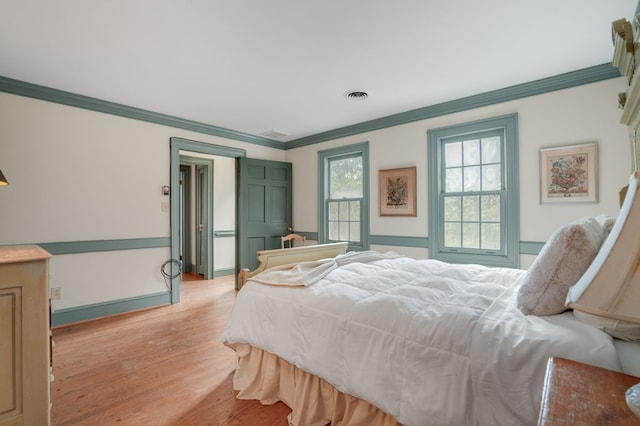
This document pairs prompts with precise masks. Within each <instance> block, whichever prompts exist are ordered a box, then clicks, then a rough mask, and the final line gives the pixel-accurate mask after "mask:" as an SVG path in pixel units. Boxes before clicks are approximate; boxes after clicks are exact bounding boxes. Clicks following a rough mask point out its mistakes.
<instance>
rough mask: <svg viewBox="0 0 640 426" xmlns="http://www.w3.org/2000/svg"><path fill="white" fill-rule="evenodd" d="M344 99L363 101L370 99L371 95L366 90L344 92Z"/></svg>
mask: <svg viewBox="0 0 640 426" xmlns="http://www.w3.org/2000/svg"><path fill="white" fill-rule="evenodd" d="M344 97H345V98H347V99H350V100H353V101H363V100H365V99H367V98H368V97H369V94H368V93H367V92H365V91H364V90H347V91H346V92H344Z"/></svg>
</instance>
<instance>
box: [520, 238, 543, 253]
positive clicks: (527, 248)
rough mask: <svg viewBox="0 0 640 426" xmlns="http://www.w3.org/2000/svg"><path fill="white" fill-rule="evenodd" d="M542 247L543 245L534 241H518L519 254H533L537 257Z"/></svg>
mask: <svg viewBox="0 0 640 426" xmlns="http://www.w3.org/2000/svg"><path fill="white" fill-rule="evenodd" d="M542 247H544V243H539V242H535V241H520V254H533V255H536V256H537V255H538V253H540V250H542Z"/></svg>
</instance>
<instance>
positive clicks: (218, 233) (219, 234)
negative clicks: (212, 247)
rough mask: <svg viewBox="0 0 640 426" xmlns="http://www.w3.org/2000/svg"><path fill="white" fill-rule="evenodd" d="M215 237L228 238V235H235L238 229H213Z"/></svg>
mask: <svg viewBox="0 0 640 426" xmlns="http://www.w3.org/2000/svg"><path fill="white" fill-rule="evenodd" d="M213 236H214V238H226V237H235V236H236V231H235V229H229V230H223V231H213Z"/></svg>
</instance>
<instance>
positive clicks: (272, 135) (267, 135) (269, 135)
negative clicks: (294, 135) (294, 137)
mask: <svg viewBox="0 0 640 426" xmlns="http://www.w3.org/2000/svg"><path fill="white" fill-rule="evenodd" d="M260 136H263V137H265V138H271V139H280V138H284V137H286V136H289V135H288V134H286V133H283V132H279V131H277V130H268V131H266V132H262V133H260Z"/></svg>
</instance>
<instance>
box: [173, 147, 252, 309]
mask: <svg viewBox="0 0 640 426" xmlns="http://www.w3.org/2000/svg"><path fill="white" fill-rule="evenodd" d="M169 145H170V149H171V154H170V155H171V159H170V185H171V188H176V191H177V188H178V187H179V185H180V152H181V151H183V152H184V155H187V156H188V153H189V152H192V153H197V154H209V155H218V156H221V157H231V158H240V157H246V156H247V151H246V150H244V149H240V148H230V147H227V146H222V145H214V144H209V143H204V142H198V141H194V140H190V139H184V138H178V137H172V138H170V139H169ZM211 176H213V173H211ZM234 179H235V180H236V181H237V174H236V176H235V177H234ZM235 187H236V188H237V183H236V184H235ZM237 197H238V193H237V189H236V199H237ZM236 216H237V215H236ZM170 222H171V259H172V260H177V259H179V258H180V197H179V196H177V194H174V193H173V191H172V194H171V220H170ZM211 223H212V224H213V221H212V222H211ZM212 226H213V225H212ZM237 226H238V223H237V218H236V229H237ZM237 244H238V233H237V232H236V245H237ZM174 269H177V264H176V262H175V261H174V262H171V303H178V302H180V271H178V270H174ZM236 280H237V274H236Z"/></svg>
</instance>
